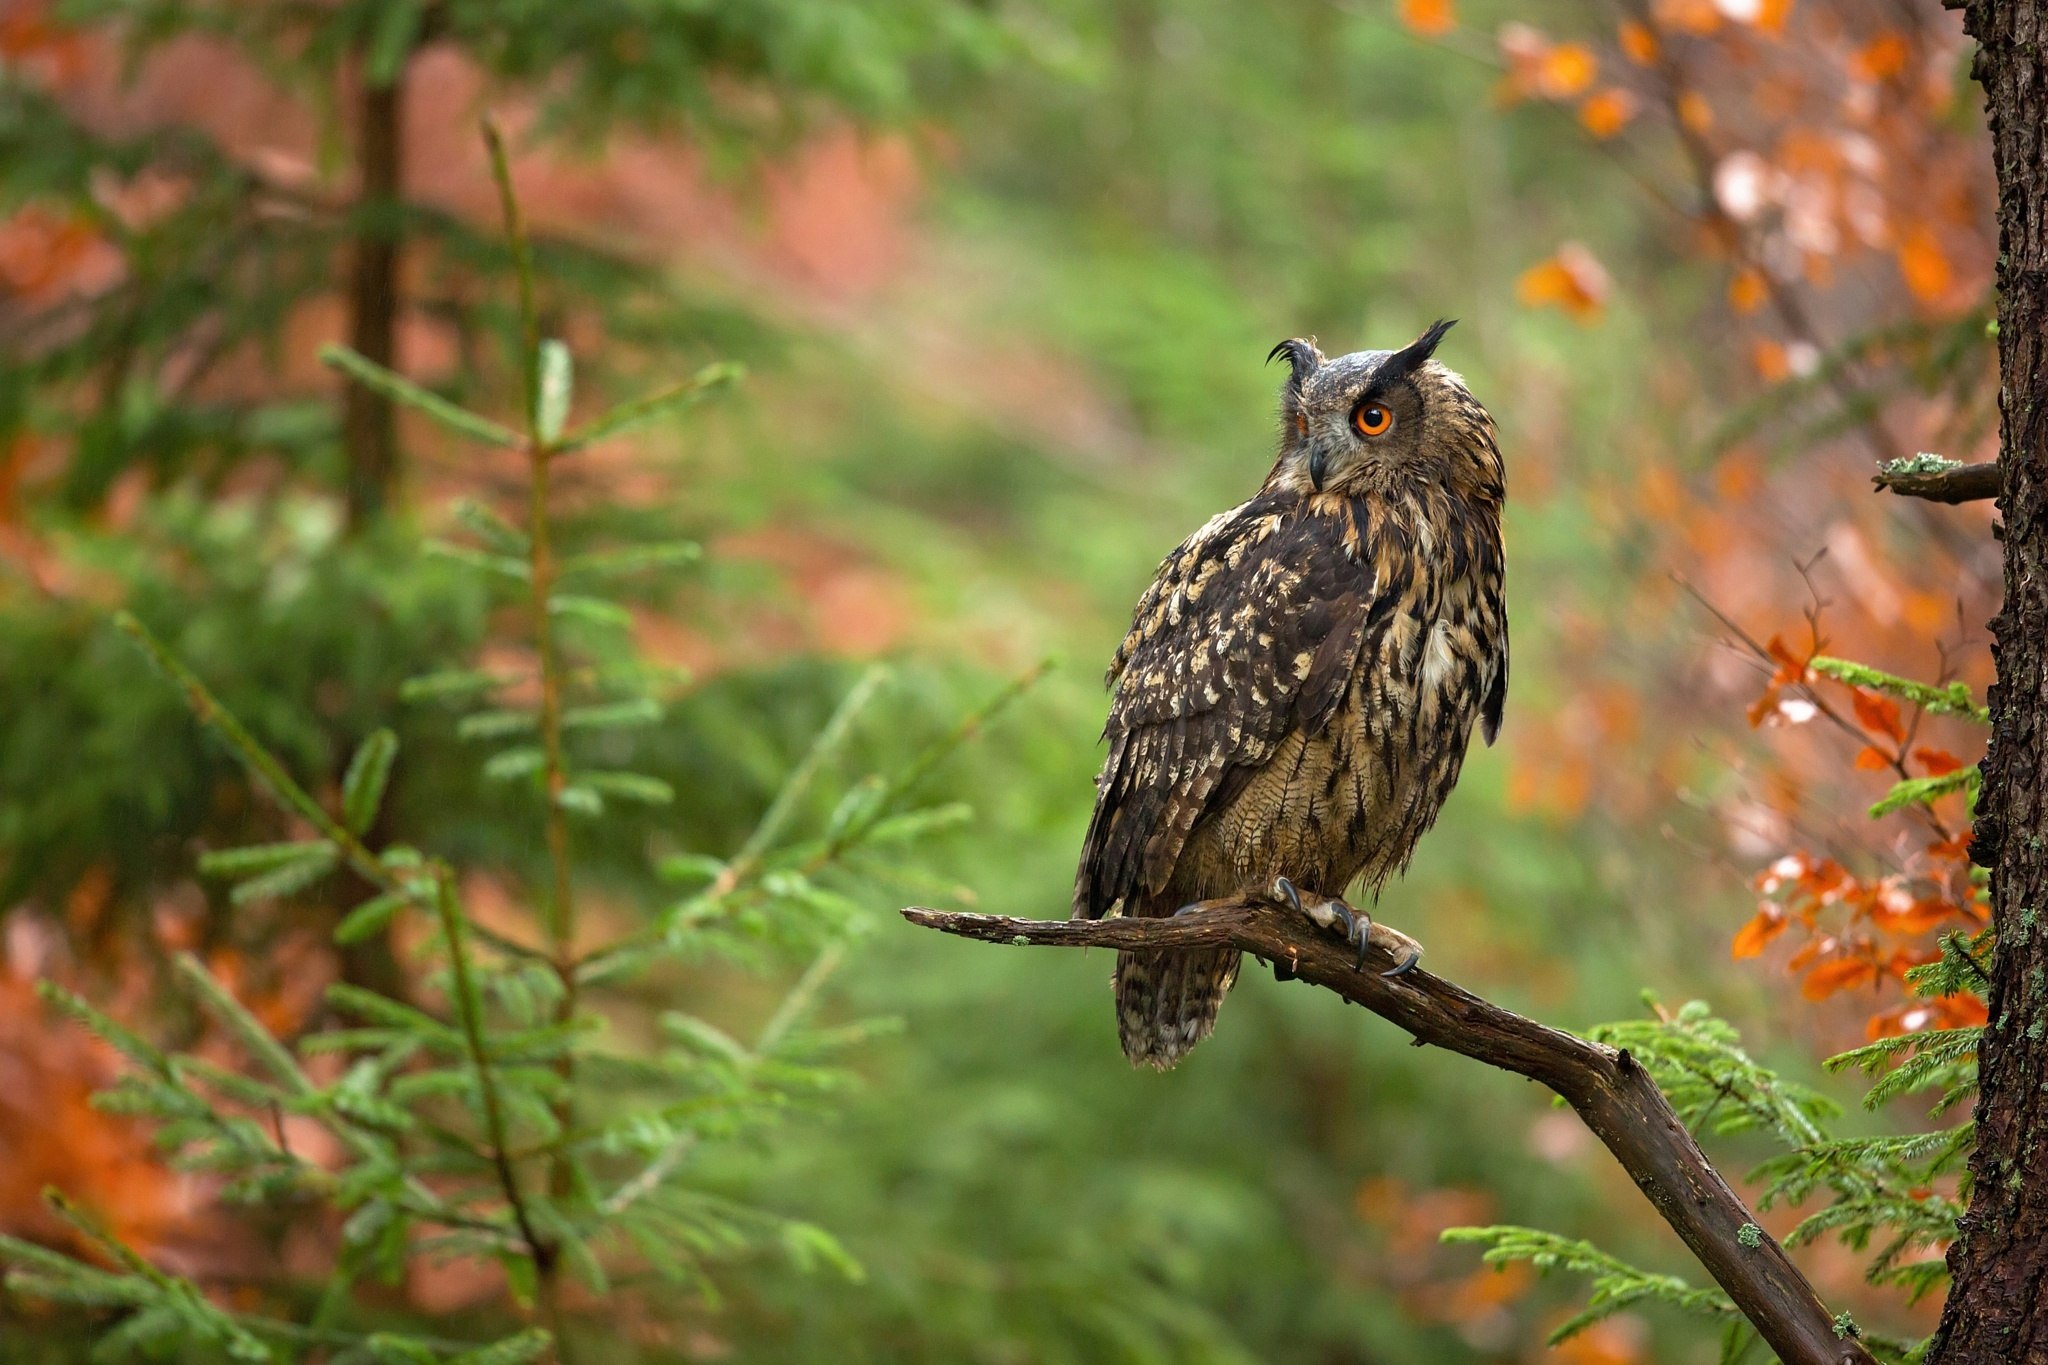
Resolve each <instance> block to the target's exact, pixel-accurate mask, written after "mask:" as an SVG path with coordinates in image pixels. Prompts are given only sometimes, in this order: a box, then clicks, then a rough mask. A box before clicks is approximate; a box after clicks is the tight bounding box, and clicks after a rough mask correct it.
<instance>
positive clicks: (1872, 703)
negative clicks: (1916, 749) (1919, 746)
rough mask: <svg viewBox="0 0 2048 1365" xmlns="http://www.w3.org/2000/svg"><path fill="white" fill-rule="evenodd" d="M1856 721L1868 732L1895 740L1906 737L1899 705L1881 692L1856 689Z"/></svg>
mask: <svg viewBox="0 0 2048 1365" xmlns="http://www.w3.org/2000/svg"><path fill="white" fill-rule="evenodd" d="M1856 719H1857V720H1858V721H1859V722H1860V723H1861V724H1862V726H1863V728H1864V729H1866V730H1870V731H1873V732H1875V733H1877V734H1880V735H1890V736H1891V737H1892V738H1893V739H1901V740H1902V739H1904V738H1905V737H1906V727H1905V724H1904V723H1903V722H1902V721H1901V720H1900V719H1899V704H1898V703H1897V702H1895V701H1893V700H1892V699H1891V698H1890V697H1887V696H1885V695H1884V694H1883V693H1881V692H1866V691H1864V690H1863V689H1862V688H1860V687H1859V688H1857V689H1856Z"/></svg>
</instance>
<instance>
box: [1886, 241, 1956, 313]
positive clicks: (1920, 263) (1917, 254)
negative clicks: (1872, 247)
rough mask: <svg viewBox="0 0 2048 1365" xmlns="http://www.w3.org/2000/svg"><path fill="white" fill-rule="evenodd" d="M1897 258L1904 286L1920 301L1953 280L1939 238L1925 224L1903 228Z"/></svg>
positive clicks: (1932, 296)
mask: <svg viewBox="0 0 2048 1365" xmlns="http://www.w3.org/2000/svg"><path fill="white" fill-rule="evenodd" d="M1898 258H1899V275H1900V277H1901V278H1903V279H1904V280H1905V281H1906V288H1908V289H1910V290H1912V291H1913V297H1914V298H1916V299H1919V300H1920V301H1921V302H1923V303H1930V302H1933V301H1934V300H1936V299H1939V298H1940V297H1941V296H1942V295H1943V294H1946V293H1947V292H1948V289H1949V285H1950V284H1952V283H1953V282H1954V280H1955V271H1954V270H1953V269H1951V268H1950V266H1949V263H1948V254H1947V253H1946V252H1944V251H1943V250H1942V249H1941V241H1940V239H1939V238H1937V237H1936V236H1935V235H1934V233H1933V231H1932V230H1931V229H1929V228H1928V227H1926V226H1925V225H1924V224H1918V223H1916V224H1914V225H1913V226H1912V227H1911V228H1908V229H1907V230H1906V235H1905V237H1904V238H1903V239H1902V240H1901V241H1900V242H1899V249H1898Z"/></svg>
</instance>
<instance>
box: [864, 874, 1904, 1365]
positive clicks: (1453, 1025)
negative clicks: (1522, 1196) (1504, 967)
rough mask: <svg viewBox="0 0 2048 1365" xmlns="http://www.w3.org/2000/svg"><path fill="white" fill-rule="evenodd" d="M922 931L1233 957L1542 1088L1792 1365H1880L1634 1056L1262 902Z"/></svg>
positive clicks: (978, 919) (914, 918) (928, 917)
mask: <svg viewBox="0 0 2048 1365" xmlns="http://www.w3.org/2000/svg"><path fill="white" fill-rule="evenodd" d="M903 915H904V917H905V918H906V919H908V920H909V921H910V922H911V923H913V924H921V925H923V926H925V927H926V928H930V929H939V930H942V931H944V932H946V933H949V934H959V935H961V936H962V937H964V938H975V939H981V940H984V941H986V942H992V943H1017V944H1028V943H1038V944H1050V945H1056V946H1063V947H1105V948H1116V949H1119V950H1120V951H1124V952H1145V951H1151V950H1156V949H1161V948H1187V947H1215V946H1221V945H1224V944H1228V945H1230V946H1232V947H1234V948H1237V949H1238V950H1239V951H1241V952H1246V953H1251V954H1252V955H1254V956H1256V957H1258V958H1260V959H1261V960H1263V961H1266V962H1272V963H1280V962H1284V963H1286V964H1287V966H1286V971H1287V974H1288V975H1289V976H1294V977H1299V978H1300V979H1301V980H1303V981H1307V982H1310V983H1312V984H1314V985H1317V986H1321V987H1323V988H1325V989H1327V990H1331V991H1334V992H1336V993H1337V994H1338V995H1340V996H1342V997H1344V998H1345V999H1346V1000H1349V1001H1351V1002H1352V1003H1353V1004H1355V1005H1363V1006H1365V1008H1367V1009H1369V1010H1371V1011H1372V1012H1373V1013H1374V1014H1377V1015H1379V1016H1380V1017H1381V1018H1383V1019H1387V1020H1390V1021H1392V1022H1393V1023H1395V1024H1398V1025H1399V1026H1401V1027H1402V1028H1404V1029H1406V1030H1408V1032H1409V1033H1411V1034H1413V1035H1414V1037H1415V1041H1416V1042H1417V1043H1418V1044H1419V1043H1429V1044H1432V1045H1434V1046H1436V1047H1440V1048H1443V1049H1445V1050H1446V1051H1450V1052H1456V1053H1459V1054H1460V1055H1462V1056H1466V1057H1471V1058H1473V1059H1475V1060H1477V1061H1481V1062H1485V1063H1486V1064H1487V1065H1489V1066H1497V1067H1500V1068H1501V1069H1502V1070H1504V1071H1512V1072H1514V1073H1515V1074H1516V1075H1519V1076H1527V1077H1529V1078H1530V1079H1531V1080H1534V1081H1540V1082H1542V1083H1543V1084H1544V1085H1547V1086H1549V1087H1550V1088H1551V1089H1552V1090H1554V1091H1556V1092H1557V1093H1558V1095H1559V1096H1561V1097H1562V1098H1563V1099H1564V1101H1565V1102H1566V1103H1567V1104H1569V1105H1571V1107H1572V1108H1573V1109H1575V1110H1576V1111H1578V1114H1579V1117H1580V1118H1582V1119H1584V1120H1585V1122H1586V1126H1587V1127H1588V1128H1590V1129H1592V1131H1593V1133H1594V1135H1595V1136H1596V1137H1598V1138H1599V1139H1600V1141H1601V1143H1602V1144H1603V1145H1605V1146H1606V1148H1607V1150H1608V1151H1610V1152H1612V1153H1613V1154H1614V1156H1615V1159H1616V1160H1617V1161H1619V1162H1620V1163H1621V1165H1622V1169H1624V1170H1626V1171H1627V1172H1628V1173H1629V1176H1630V1177H1631V1178H1632V1179H1634V1181H1635V1182H1636V1185H1637V1187H1638V1188H1640V1189H1641V1190H1642V1192H1643V1193H1644V1195H1646V1196H1647V1197H1648V1198H1649V1200H1650V1202H1651V1203H1652V1204H1653V1205H1655V1206H1656V1209H1657V1212H1658V1213H1660V1214H1662V1215H1663V1216H1664V1221H1665V1222H1667V1223H1669V1224H1670V1225H1671V1228H1672V1230H1673V1231H1675V1232H1676V1233H1677V1234H1678V1235H1679V1236H1680V1237H1681V1238H1683V1239H1684V1241H1685V1244H1686V1246H1688V1247H1689V1248H1691V1249H1692V1252H1693V1254H1694V1255H1695V1256H1697V1257H1699V1259H1700V1264H1701V1265H1703V1266H1705V1267H1706V1269H1707V1271H1708V1273H1709V1274H1711V1275H1712V1276H1713V1277H1714V1280H1715V1282H1716V1283H1717V1284H1719V1285H1720V1286H1721V1288H1723V1289H1724V1290H1726V1291H1727V1293H1728V1297H1729V1298H1730V1299H1732V1300H1734V1302H1735V1306H1736V1307H1737V1308H1738V1309H1740V1310H1741V1312H1742V1314H1743V1316H1744V1317H1746V1318H1748V1319H1749V1321H1750V1322H1751V1324H1752V1325H1754V1326H1755V1327H1756V1329H1757V1332H1758V1334H1759V1335H1760V1336H1762V1337H1763V1339H1764V1341H1765V1343H1766V1344H1768V1345H1769V1346H1770V1348H1771V1350H1772V1351H1774V1352H1776V1354H1777V1356H1778V1358H1779V1359H1780V1360H1782V1361H1784V1362H1785V1365H1875V1362H1874V1360H1873V1359H1872V1357H1871V1355H1870V1353H1869V1352H1868V1351H1866V1350H1865V1349H1864V1348H1863V1345H1862V1343H1861V1342H1859V1341H1858V1340H1856V1338H1855V1336H1854V1335H1853V1334H1851V1333H1849V1332H1848V1330H1847V1329H1846V1328H1838V1327H1837V1326H1836V1322H1835V1319H1834V1318H1833V1317H1831V1316H1830V1315H1829V1313H1828V1310H1827V1309H1826V1308H1825V1307H1824V1306H1822V1304H1821V1301H1820V1299H1819V1298H1818V1297H1817V1296H1816V1295H1815V1294H1814V1292H1813V1287H1812V1286H1811V1285H1809V1284H1808V1283H1807V1282H1806V1278H1805V1276H1803V1275H1801V1274H1800V1273H1799V1268H1798V1267H1797V1266H1795V1265H1793V1264H1792V1262H1791V1260H1790V1258H1788V1257H1787V1256H1786V1255H1785V1251H1784V1248H1783V1247H1781V1246H1779V1245H1778V1243H1777V1241H1776V1240H1775V1239H1773V1238H1772V1237H1771V1236H1770V1235H1769V1234H1768V1233H1766V1232H1764V1231H1763V1229H1762V1228H1760V1227H1758V1226H1757V1225H1756V1218H1755V1215H1753V1214H1752V1213H1751V1212H1750V1210H1749V1208H1748V1207H1747V1206H1746V1205H1745V1204H1744V1203H1743V1202H1742V1200H1741V1199H1740V1198H1739V1197H1738V1196H1737V1195H1736V1193H1735V1192H1734V1191H1733V1190H1731V1189H1730V1188H1729V1187H1728V1182H1727V1181H1725V1180H1723V1179H1722V1178H1721V1176H1720V1174H1719V1173H1718V1172H1717V1171H1715V1169H1714V1168H1713V1166H1712V1165H1710V1164H1709V1163H1708V1161H1707V1158H1706V1156H1705V1154H1703V1153H1702V1152H1701V1151H1700V1147H1699V1144H1698V1143H1697V1142H1695V1141H1694V1140H1693V1136H1692V1134H1691V1133H1690V1132H1688V1131H1686V1128H1685V1125H1684V1124H1682V1123H1680V1122H1679V1121H1678V1115H1677V1114H1676V1113H1674V1112H1673V1111H1672V1108H1671V1104H1670V1102H1669V1101H1668V1100H1666V1099H1665V1098H1664V1094H1663V1092H1662V1091H1660V1090H1659V1089H1658V1088H1657V1083H1656V1082H1655V1081H1653V1080H1652V1079H1650V1076H1649V1073H1648V1072H1646V1071H1644V1070H1643V1068H1642V1066H1641V1065H1640V1064H1639V1063H1637V1062H1636V1060H1635V1059H1634V1058H1633V1057H1631V1056H1629V1054H1628V1053H1627V1052H1626V1051H1618V1050H1616V1049H1614V1048H1611V1047H1605V1046H1602V1045H1601V1044H1599V1043H1593V1042H1588V1041H1587V1040H1586V1039H1584V1038H1579V1037H1575V1036H1574V1035H1572V1034H1569V1033H1565V1032H1562V1031H1560V1030H1558V1029H1554V1028H1550V1027H1549V1026H1547V1025H1544V1024H1539V1023H1537V1022H1536V1021H1535V1020H1533V1019H1525V1018H1523V1017H1522V1016H1521V1015H1519V1014H1516V1013H1514V1012H1512V1011H1510V1010H1505V1009H1502V1008H1501V1007H1500V1006H1498V1005H1496V1004H1493V1003H1492V1002H1490V1001H1487V1000H1482V999H1480V998H1479V997H1478V996H1476V995H1473V994H1472V993H1471V992H1469V991H1466V990H1462V989H1460V988H1459V987H1457V986H1455V985H1453V984H1451V983H1450V982H1448V981H1445V980H1443V979H1442V978H1441V977H1436V976H1432V975H1430V974H1429V973H1428V972H1425V971H1420V970H1417V971H1413V972H1410V973H1408V974H1407V975H1405V976H1400V977H1396V978H1392V979H1388V978H1385V977H1382V976H1380V975H1379V968H1380V967H1381V966H1383V965H1391V959H1389V958H1387V957H1386V956H1385V954H1384V953H1383V952H1382V951H1381V950H1380V949H1378V948H1374V949H1373V950H1372V953H1373V955H1374V956H1375V957H1376V958H1377V959H1378V960H1377V961H1368V962H1367V964H1366V969H1365V970H1360V969H1359V966H1358V963H1357V961H1356V960H1355V959H1354V958H1353V957H1352V955H1351V950H1350V949H1349V948H1348V947H1346V946H1344V945H1343V944H1340V943H1339V942H1338V941H1337V940H1336V939H1335V938H1334V937H1332V936H1330V935H1327V934H1323V933H1320V932H1318V931H1317V930H1315V929H1313V928H1311V927H1310V926H1309V924H1308V922H1307V921H1306V920H1305V919H1303V918H1302V917H1301V916H1300V915H1296V914H1291V913H1287V912H1283V911H1281V910H1278V909H1276V908H1275V907H1273V906H1271V905H1266V904H1262V903H1260V902H1257V901H1249V900H1246V901H1238V902H1234V903H1231V904H1223V903H1218V904H1216V905H1214V906H1211V907H1210V908H1207V909H1204V910H1199V911H1191V912H1187V913H1184V914H1181V915H1177V916H1174V917H1172V918H1170V919H1123V918H1119V919H1102V920H1071V919H1070V920H1024V919H1007V918H1004V917H1003V916H1000V915H967V914H949V913H947V912H945V911H943V910H929V909H924V908H922V907H914V908H912V909H908V910H905V911H904V912H903Z"/></svg>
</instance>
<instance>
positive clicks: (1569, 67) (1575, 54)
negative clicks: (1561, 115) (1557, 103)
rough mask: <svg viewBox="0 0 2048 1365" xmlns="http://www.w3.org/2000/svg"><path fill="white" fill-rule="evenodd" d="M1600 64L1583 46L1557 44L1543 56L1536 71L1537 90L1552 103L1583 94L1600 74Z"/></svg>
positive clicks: (1590, 50)
mask: <svg viewBox="0 0 2048 1365" xmlns="http://www.w3.org/2000/svg"><path fill="white" fill-rule="evenodd" d="M1599 70H1600V60H1599V58H1597V57H1595V56H1594V55H1593V49H1591V48H1589V47H1587V46H1586V45H1585V44H1584V43H1559V44H1558V45H1557V46H1556V47H1553V48H1551V49H1550V50H1549V51H1548V52H1546V53H1544V54H1543V62H1542V65H1541V66H1540V67H1539V68H1538V71H1537V89H1539V90H1540V91H1541V92H1542V93H1543V94H1545V95H1548V96H1549V97H1550V98H1551V99H1554V100H1563V99H1570V98H1571V97H1572V96H1574V95H1577V94H1582V93H1583V92H1584V91H1586V90H1587V89H1588V88H1590V87H1591V86H1592V84H1593V77H1594V76H1595V75H1597V74H1598V73H1599Z"/></svg>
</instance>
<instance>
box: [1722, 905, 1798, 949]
mask: <svg viewBox="0 0 2048 1365" xmlns="http://www.w3.org/2000/svg"><path fill="white" fill-rule="evenodd" d="M1785 925H1786V919H1785V912H1784V911H1783V910H1782V909H1780V908H1779V907H1778V906H1776V905H1774V904H1772V903H1771V902H1769V901H1765V902H1764V903H1763V904H1762V905H1759V906H1758V907H1757V910H1756V913H1755V914H1754V915H1752V916H1750V918H1749V922H1748V923H1747V924H1744V925H1743V926H1742V928H1741V929H1739V930H1738V931H1736V934H1735V941H1734V942H1733V943H1731V944H1729V945H1728V956H1730V957H1732V958H1735V959H1736V960H1738V961H1740V960H1741V959H1743V958H1745V957H1755V956H1757V955H1758V954H1759V953H1761V952H1763V950H1764V945H1766V944H1768V943H1769V942H1770V941H1771V940H1772V939H1774V938H1776V937H1777V936H1778V935H1780V934H1782V933H1784V932H1785Z"/></svg>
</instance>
